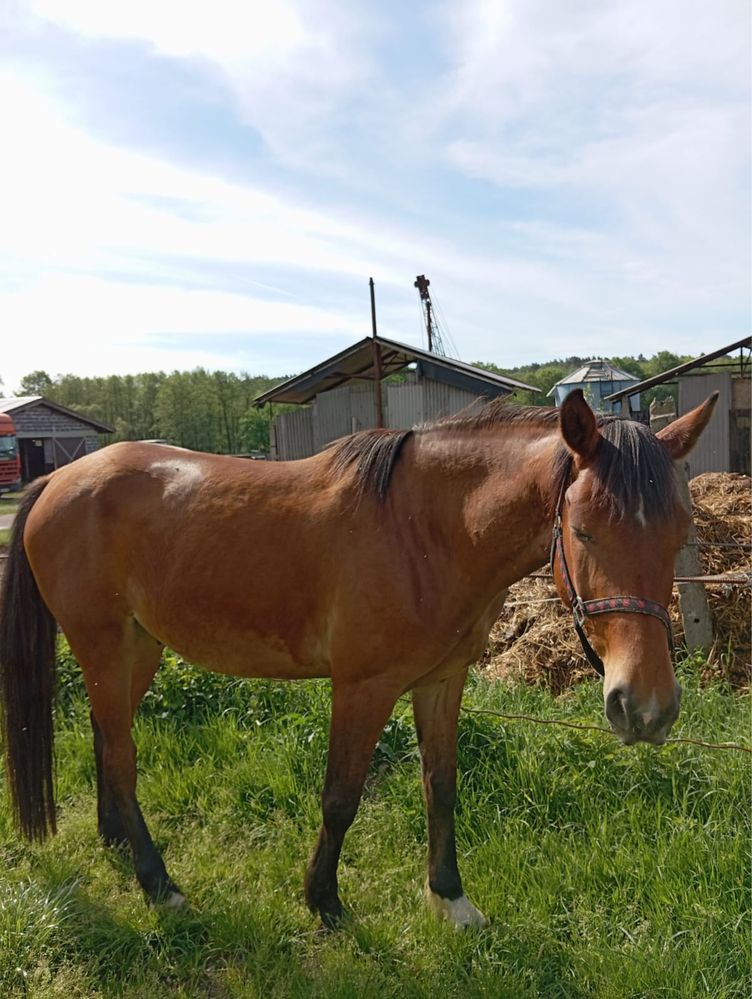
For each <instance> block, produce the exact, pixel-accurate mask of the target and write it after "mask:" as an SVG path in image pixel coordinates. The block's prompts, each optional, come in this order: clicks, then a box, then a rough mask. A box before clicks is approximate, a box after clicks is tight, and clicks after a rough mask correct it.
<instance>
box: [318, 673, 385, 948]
mask: <svg viewBox="0 0 752 999" xmlns="http://www.w3.org/2000/svg"><path fill="white" fill-rule="evenodd" d="M399 694H400V690H398V689H396V688H395V687H394V686H393V685H392V684H390V683H389V682H385V681H384V679H383V678H376V679H374V680H366V681H360V682H353V681H348V682H344V683H343V682H340V683H335V684H334V685H333V688H332V720H331V728H330V733H329V759H328V763H327V768H326V780H325V783H324V791H323V794H322V797H321V805H322V812H323V824H322V826H321V830H320V832H319V838H318V842H317V844H316V849H315V851H314V854H313V857H312V858H311V861H310V863H309V865H308V870H307V872H306V878H305V896H306V901H307V902H308V906H309V908H310V909H311V911H312V912H318V913H319V914H320V915H321V920H322V922H323V924H324V926H326V927H327V928H328V929H334V928H335V927H336V925H337V923H338V922H339V921H340V919H341V917H342V914H343V909H342V903H341V902H340V900H339V895H338V892H337V864H338V862H339V855H340V851H341V849H342V841H343V840H344V838H345V833H346V832H347V830H348V829H349V828H350V826H351V825H352V822H353V819H354V818H355V813H356V812H357V810H358V804H359V803H360V796H361V793H362V791H363V783H364V781H365V778H366V774H367V772H368V767H369V765H370V762H371V757H372V755H373V749H374V746H375V745H376V740H377V739H378V737H379V733H380V732H381V730H382V729H383V728H384V725H385V724H386V721H387V718H388V717H389V715H390V714H391V712H392V708H393V707H394V705H395V702H396V700H397V697H398V696H399Z"/></svg>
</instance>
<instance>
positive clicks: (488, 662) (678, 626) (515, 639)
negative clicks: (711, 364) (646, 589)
mask: <svg viewBox="0 0 752 999" xmlns="http://www.w3.org/2000/svg"><path fill="white" fill-rule="evenodd" d="M689 486H690V493H691V496H692V502H693V504H694V508H695V526H696V529H697V541H698V546H699V557H700V565H701V567H702V572H703V574H704V575H711V574H712V575H720V574H725V573H739V572H742V573H749V572H750V569H751V566H750V554H751V553H752V535H751V525H752V480H750V478H749V476H746V475H737V474H735V473H725V472H708V473H706V474H704V475H699V476H697V477H696V478H695V479H692V480H691V482H690V484H689ZM707 593H708V603H709V605H710V611H711V615H712V617H713V630H714V634H715V644H714V647H713V651H712V653H711V655H710V657H709V661H708V664H707V666H706V668H705V670H704V672H703V678H704V679H706V680H708V679H710V678H711V677H716V676H718V675H722V676H724V677H726V678H727V679H728V681H729V682H730V683H731V684H732V685H733V686H734V687H737V688H741V687H748V686H749V685H750V683H752V666H751V665H750V659H751V658H752V656H751V654H750V651H751V650H750V621H751V620H752V616H751V614H752V603H751V598H752V591H751V590H750V587H749V586H738V585H723V586H708V587H707ZM554 598H555V591H554V588H553V585H552V583H551V581H550V580H546V579H539V578H535V577H528V578H526V579H523V580H521V581H520V582H519V583H516V584H515V585H514V586H513V587H512V588H511V589H510V591H509V599H508V601H507V605H506V607H505V609H504V611H503V613H502V616H501V617H500V618H499V620H498V621H497V622H496V624H495V625H494V627H493V628H492V629H491V635H490V638H489V643H488V647H487V649H486V652H485V654H484V656H483V658H482V659H481V662H480V664H479V665H480V667H481V668H482V669H483V670H484V671H485V672H486V673H487V674H488V675H489V676H492V677H496V678H500V679H505V680H517V681H519V680H522V681H524V682H526V683H529V684H531V685H534V686H545V687H547V688H549V689H551V690H552V691H554V692H555V693H559V692H561V691H562V690H565V689H566V688H567V687H569V686H571V685H572V684H574V683H577V682H578V681H580V680H582V679H584V678H588V679H589V678H592V677H593V675H594V674H593V670H592V668H591V666H590V665H589V663H588V662H587V660H586V659H585V657H584V655H583V653H582V649H581V647H580V643H579V641H578V639H577V635H576V634H575V631H574V628H573V627H572V618H571V614H570V612H569V611H568V610H566V609H565V607H564V605H563V604H562V603H561V601H559V600H558V598H556V599H554ZM669 614H670V615H671V619H672V623H673V626H674V634H675V637H676V641H677V644H680V643H681V642H682V640H683V637H684V635H683V629H682V620H681V612H680V609H679V596H678V593H677V592H676V590H674V594H673V596H672V599H671V603H670V605H669Z"/></svg>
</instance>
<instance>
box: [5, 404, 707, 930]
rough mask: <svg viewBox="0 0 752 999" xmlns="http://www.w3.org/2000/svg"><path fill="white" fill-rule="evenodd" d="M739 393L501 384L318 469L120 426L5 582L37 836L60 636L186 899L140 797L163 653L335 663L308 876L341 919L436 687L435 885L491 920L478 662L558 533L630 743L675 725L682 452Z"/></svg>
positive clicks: (123, 808) (61, 494) (19, 727)
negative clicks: (352, 858)
mask: <svg viewBox="0 0 752 999" xmlns="http://www.w3.org/2000/svg"><path fill="white" fill-rule="evenodd" d="M716 397H717V396H715V397H712V396H711V397H710V398H709V399H708V400H707V401H706V402H705V403H703V404H702V405H700V406H698V407H697V408H696V409H694V410H692V411H691V412H690V413H687V414H686V415H684V416H682V417H681V418H679V419H677V420H676V421H675V422H674V423H672V424H670V425H669V426H668V427H667V428H665V429H663V430H661V431H660V433H658V434H657V435H653V434H652V433H651V431H650V430H649V429H648V428H647V427H645V426H643V425H641V424H639V423H636V422H632V421H630V420H623V419H620V418H616V417H607V416H602V415H601V416H596V415H595V414H594V413H593V411H592V410H591V409H590V407H589V406H588V404H587V403H586V401H585V400H584V398H583V395H582V393H581V392H579V391H574V392H572V393H570V394H569V395H568V396H567V398H566V400H565V401H564V403H563V404H562V406H561V408H560V410H556V409H544V408H536V407H523V406H517V405H510V404H509V403H507V402H504V401H503V400H494V401H492V402H486V403H485V404H483V405H482V406H479V407H478V408H476V409H475V410H472V411H464V412H463V413H461V414H459V415H456V416H453V417H448V418H445V419H442V420H439V421H436V422H434V423H432V424H427V425H424V426H420V427H416V428H413V429H411V430H394V429H372V430H365V431H361V432H359V433H356V434H355V435H351V436H349V437H346V438H342V439H341V440H339V441H337V442H335V443H334V444H332V445H330V446H329V447H328V448H326V449H325V450H323V451H322V452H320V453H318V454H316V455H314V456H313V457H310V458H306V459H302V460H299V461H291V462H248V461H247V460H244V459H242V458H236V457H230V456H218V455H209V454H202V453H197V452H192V451H188V450H184V449H180V448H174V447H169V446H163V445H159V444H144V443H138V442H120V443H115V444H112V445H110V446H108V447H105V448H102V449H101V450H99V451H97V452H95V453H92V454H89V455H87V456H85V457H82V458H80V459H79V460H77V461H76V462H75V463H73V464H71V465H67V466H64V467H62V468H59V469H57V470H56V471H54V472H52V473H51V474H49V475H48V476H46V477H44V478H42V479H38V480H36V481H35V482H33V483H32V484H31V485H30V487H29V488H28V489H27V491H26V493H25V495H24V497H23V498H22V501H21V504H20V506H19V509H18V512H17V515H16V518H15V525H14V528H13V532H12V537H11V541H10V550H9V556H8V562H7V567H6V570H5V576H4V582H3V589H2V594H1V595H0V669H1V670H2V692H1V696H2V703H3V709H4V710H3V717H4V727H5V744H6V751H7V770H8V775H9V782H8V783H9V788H10V792H11V797H12V806H13V811H14V816H15V818H16V820H17V822H18V824H19V826H20V829H21V831H22V833H23V834H24V835H25V836H26V837H27V838H29V839H30V840H42V839H44V838H45V836H46V835H47V834H48V833H51V832H54V831H55V802H54V787H53V784H54V780H53V701H54V670H55V643H56V635H57V630H58V627H59V629H60V630H61V631H62V632H63V633H64V634H65V636H66V638H67V640H68V643H69V645H70V648H71V650H72V652H73V654H74V655H75V657H76V659H77V661H78V663H79V664H80V667H81V669H82V672H83V679H84V683H85V686H86V690H87V694H88V697H89V701H90V708H91V712H90V714H91V724H92V729H93V741H94V754H95V760H96V775H97V776H96V779H97V815H98V829H99V833H100V835H101V837H102V839H103V840H104V843H105V844H108V845H114V844H124V845H128V846H130V849H131V851H132V856H133V863H134V867H135V873H136V876H137V878H138V881H139V883H140V885H141V887H142V889H143V891H144V893H145V895H146V898H147V900H148V901H150V902H152V903H160V904H165V905H168V906H176V907H179V906H181V905H183V904H184V902H185V898H184V896H183V894H182V892H181V891H180V889H179V888H178V887H177V886H176V884H175V883H174V882H173V880H172V879H171V878H170V876H169V875H168V873H167V870H166V868H165V865H164V862H163V860H162V857H161V856H160V854H159V852H158V850H157V848H156V847H155V845H154V843H153V841H152V838H151V836H150V833H149V830H148V827H147V825H146V822H145V821H144V818H143V815H142V813H141V809H140V807H139V804H138V800H137V798H136V749H135V746H134V742H133V739H132V734H131V728H132V722H133V717H134V713H135V712H136V709H137V708H138V705H139V703H140V701H141V699H142V698H143V696H144V694H145V693H146V691H147V690H148V688H149V686H150V684H151V682H152V680H153V678H154V675H155V673H156V671H157V668H158V666H159V664H160V657H161V652H162V648H163V647H164V646H168V647H169V648H171V649H173V650H174V651H176V652H177V653H179V654H180V655H181V656H183V657H184V658H185V659H186V660H188V661H190V662H192V663H195V664H198V665H200V666H203V667H205V668H207V669H210V670H215V671H219V672H224V673H227V674H230V675H234V676H242V677H269V678H276V679H284V680H295V679H300V678H307V677H329V678H331V683H332V706H331V723H330V734H329V749H328V760H327V768H326V776H325V782H324V787H323V792H322V798H321V806H322V824H321V827H320V831H319V835H318V841H317V843H316V846H315V849H314V852H313V855H312V857H311V860H310V862H309V864H308V867H307V870H306V874H305V882H304V893H305V899H306V901H307V904H308V906H309V907H310V909H311V911H312V912H313V913H314V914H318V915H319V917H320V918H321V920H322V922H323V924H324V926H325V927H329V928H334V927H335V926H337V925H338V923H339V922H340V920H341V918H342V915H343V907H342V903H341V901H340V898H339V893H338V887H337V866H338V861H339V856H340V850H341V848H342V843H343V838H344V836H345V833H346V831H347V829H348V828H349V826H350V825H351V823H352V821H353V819H354V817H355V814H356V811H357V808H358V805H359V801H360V797H361V792H362V788H363V784H364V780H365V777H366V775H367V771H368V768H369V765H370V761H371V757H372V753H373V750H374V746H375V744H376V741H377V739H378V737H379V734H380V732H381V730H382V728H383V726H384V725H385V723H386V721H387V720H388V718H389V716H390V714H391V712H392V709H393V707H394V705H395V702H396V701H397V699H398V698H399V697H400V696H401V695H402V694H404V693H406V692H410V693H411V697H412V707H413V713H414V720H415V726H416V731H417V740H418V744H419V748H420V755H421V759H422V774H423V790H424V798H425V805H426V811H427V826H428V877H427V885H426V895H427V898H428V901H429V903H430V905H431V906H432V907H433V908H434V909H435V910H436V911H437V913H438V914H439V915H440V916H443V917H444V918H446V919H447V920H449V922H450V923H453V924H454V925H455V926H458V927H467V926H475V927H478V926H482V925H484V924H485V922H486V919H485V917H484V916H483V914H482V913H481V912H480V910H479V909H477V908H476V907H475V906H474V905H473V904H472V902H470V901H469V899H468V898H467V897H466V896H465V894H464V890H463V886H462V880H461V877H460V873H459V870H458V867H457V855H456V845H455V831H454V808H455V799H456V736H457V724H458V714H459V709H460V701H461V697H462V692H463V686H464V684H465V679H466V676H467V671H468V667H469V666H470V665H471V664H473V663H474V662H476V661H477V660H478V658H479V657H480V656H481V654H482V653H483V651H484V649H485V647H486V643H487V640H488V635H489V632H490V629H491V627H492V625H493V624H494V622H495V621H496V620H497V619H498V617H499V615H500V612H501V610H502V606H503V603H504V600H505V597H506V594H507V590H508V588H509V587H510V586H511V585H512V584H513V583H515V582H516V581H518V580H520V579H521V578H523V577H524V576H525V575H527V574H528V573H530V572H532V571H534V570H536V569H538V568H539V567H540V566H541V565H544V564H545V562H546V558H547V555H548V553H549V546H550V545H551V539H552V537H553V541H554V543H553V546H552V547H553V556H552V566H553V571H554V578H555V584H556V587H557V589H558V591H559V593H560V596H561V597H562V599H563V600H564V601H565V603H567V604H568V605H569V606H571V607H572V608H573V611H574V612H575V624H576V625H577V626H578V627H579V629H580V631H581V632H582V636H583V637H584V638H585V639H586V641H587V643H588V645H589V647H590V649H591V651H592V652H593V654H594V656H595V660H594V661H595V662H596V663H601V664H602V668H603V672H604V674H605V680H604V687H603V695H604V709H605V714H606V717H607V718H608V720H609V721H610V723H611V727H612V729H613V731H614V732H615V733H616V735H617V736H619V737H620V738H621V739H622V741H623V742H624V743H626V744H630V743H633V742H638V741H644V742H651V743H654V744H660V743H662V742H663V741H664V740H665V738H666V736H667V734H668V732H669V730H670V728H671V726H672V724H673V722H674V720H675V719H676V717H677V714H678V711H679V698H680V690H679V687H678V685H677V682H676V679H675V677H674V672H673V666H672V658H671V650H670V644H669V640H668V637H670V627H669V636H667V634H666V627H665V625H666V619H667V615H666V612H665V606H666V604H667V603H668V601H669V599H670V596H671V589H672V583H673V567H674V558H675V556H676V553H677V552H678V550H679V548H680V546H681V545H682V542H683V539H684V537H685V535H686V531H687V527H688V524H689V520H690V513H689V511H688V509H687V508H686V506H685V505H684V502H683V501H682V499H681V494H680V492H679V490H678V489H677V483H676V476H677V474H678V468H679V466H678V465H677V462H679V461H681V459H683V458H684V457H685V455H686V454H687V453H688V452H689V450H690V449H691V447H692V446H693V445H694V443H695V442H696V440H697V439H698V437H699V435H700V434H701V432H702V430H703V429H704V428H705V426H706V424H707V423H708V420H709V419H710V416H711V414H712V411H713V407H714V405H715V401H716ZM631 594H637V596H631ZM625 595H630V596H625ZM617 598H618V599H617ZM612 605H613V606H612ZM599 607H600V610H599V609H598V608H599Z"/></svg>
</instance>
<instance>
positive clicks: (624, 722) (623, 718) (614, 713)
mask: <svg viewBox="0 0 752 999" xmlns="http://www.w3.org/2000/svg"><path fill="white" fill-rule="evenodd" d="M606 717H607V718H608V720H609V721H610V722H611V724H612V725H613V726H614V728H617V729H620V730H621V731H628V729H629V727H630V724H629V697H628V695H627V693H626V692H625V691H624V690H623V688H621V687H614V689H613V690H612V691H610V692H609V694H608V696H607V697H606Z"/></svg>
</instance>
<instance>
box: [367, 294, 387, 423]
mask: <svg viewBox="0 0 752 999" xmlns="http://www.w3.org/2000/svg"><path fill="white" fill-rule="evenodd" d="M368 284H369V287H370V289H371V336H372V337H373V375H374V385H373V394H374V400H375V402H376V426H377V427H383V426H384V399H383V396H382V394H381V378H382V371H381V347H380V346H379V341H378V337H377V335H376V294H375V291H374V284H373V278H369V279H368Z"/></svg>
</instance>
